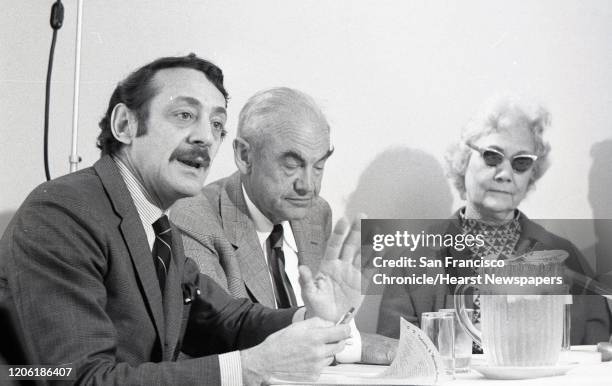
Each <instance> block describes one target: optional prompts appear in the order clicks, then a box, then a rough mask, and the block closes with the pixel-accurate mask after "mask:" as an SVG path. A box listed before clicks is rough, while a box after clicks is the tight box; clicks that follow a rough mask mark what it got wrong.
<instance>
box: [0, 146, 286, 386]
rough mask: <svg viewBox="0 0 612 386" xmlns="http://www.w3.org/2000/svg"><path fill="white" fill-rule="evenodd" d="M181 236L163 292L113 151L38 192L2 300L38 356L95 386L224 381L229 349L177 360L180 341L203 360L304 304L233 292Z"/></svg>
mask: <svg viewBox="0 0 612 386" xmlns="http://www.w3.org/2000/svg"><path fill="white" fill-rule="evenodd" d="M173 243H174V245H173V257H172V260H171V264H170V268H169V272H168V277H167V281H166V288H165V292H164V294H163V297H162V293H161V291H160V288H159V283H158V280H157V276H156V273H155V268H154V263H153V259H152V256H151V250H150V247H149V244H148V242H147V237H146V235H145V232H144V229H143V226H142V223H141V222H140V219H139V216H138V213H137V211H136V207H135V206H134V203H133V201H132V199H131V196H130V194H129V192H128V189H127V187H126V185H125V183H124V182H123V179H122V178H121V175H120V174H119V171H118V169H117V167H116V165H115V163H114V162H113V160H112V159H111V158H110V157H108V156H105V157H103V158H102V159H100V160H99V161H98V162H97V163H96V164H95V165H94V166H93V167H90V168H87V169H83V170H81V171H78V172H76V173H72V174H69V175H67V176H64V177H60V178H58V179H56V180H53V181H51V182H47V183H44V184H42V185H40V186H39V187H38V188H36V189H35V190H34V191H33V192H32V193H31V194H30V196H29V197H28V198H27V199H26V201H25V202H24V204H23V205H22V206H21V208H20V209H19V210H18V212H17V213H16V215H15V216H14V218H13V221H12V222H11V224H10V225H9V227H8V228H7V231H6V232H5V234H4V236H3V238H2V241H1V242H0V291H2V292H1V294H2V296H1V297H0V299H5V300H6V299H9V300H6V301H11V302H12V303H13V304H14V306H15V309H16V310H17V315H16V316H17V319H18V320H19V322H20V325H21V327H22V328H23V331H24V336H26V337H27V338H28V342H27V343H28V344H29V345H30V346H31V348H32V349H33V350H32V351H33V353H34V355H35V358H34V360H35V361H34V362H33V363H39V364H72V365H73V366H75V373H76V377H77V378H76V379H77V382H79V383H87V384H89V383H92V384H94V383H95V384H98V383H101V384H120V385H128V384H129V385H134V384H143V385H153V384H163V385H190V384H218V383H219V378H220V373H219V362H218V357H217V356H216V355H212V356H207V357H202V358H196V359H191V360H187V361H179V362H175V361H174V360H175V359H176V357H177V354H178V351H179V349H180V348H181V347H182V343H181V342H188V343H189V345H188V346H184V345H183V348H184V349H186V351H187V352H189V353H190V354H191V355H193V356H198V355H208V354H215V353H223V352H227V351H230V350H234V349H239V348H244V347H249V346H252V345H254V344H257V343H259V342H261V341H262V340H263V339H265V337H266V336H267V335H268V334H270V333H271V332H273V331H276V330H278V329H279V328H282V327H284V326H286V325H288V324H289V323H290V322H291V317H292V314H293V312H294V310H282V311H276V310H269V309H267V308H265V307H262V306H260V305H258V304H253V303H251V302H250V301H248V300H245V299H240V300H236V299H232V298H231V297H230V296H228V295H227V293H226V292H225V291H223V290H222V289H221V288H220V287H219V286H218V285H217V284H215V283H214V282H213V281H212V280H210V279H209V278H206V277H205V276H203V275H200V274H199V270H198V268H197V266H196V265H195V264H194V262H193V261H191V260H190V259H188V258H185V257H184V252H183V249H182V246H181V242H180V236H179V234H178V232H176V231H174V233H173ZM196 288H199V289H200V290H201V295H200V296H197V295H195V289H196ZM187 295H193V296H194V298H195V299H194V301H192V302H190V303H188V304H186V302H185V301H184V298H185V297H186V296H187Z"/></svg>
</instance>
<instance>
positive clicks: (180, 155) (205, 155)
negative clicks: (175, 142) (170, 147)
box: [170, 146, 210, 167]
mask: <svg viewBox="0 0 612 386" xmlns="http://www.w3.org/2000/svg"><path fill="white" fill-rule="evenodd" d="M198 158H202V160H203V161H204V165H203V166H204V167H208V166H209V165H210V153H209V152H208V148H207V147H201V146H190V147H188V148H184V147H181V148H178V149H175V150H174V151H173V152H172V154H171V155H170V161H174V160H183V161H185V160H187V161H192V162H195V160H196V159H198Z"/></svg>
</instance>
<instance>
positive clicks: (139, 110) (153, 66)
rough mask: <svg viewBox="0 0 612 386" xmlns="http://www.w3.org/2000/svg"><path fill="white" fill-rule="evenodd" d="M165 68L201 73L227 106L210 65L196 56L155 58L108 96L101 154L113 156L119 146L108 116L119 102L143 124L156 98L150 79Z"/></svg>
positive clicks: (220, 74) (140, 129) (220, 77)
mask: <svg viewBox="0 0 612 386" xmlns="http://www.w3.org/2000/svg"><path fill="white" fill-rule="evenodd" d="M168 68H191V69H194V70H197V71H200V72H202V73H204V75H205V76H206V78H207V79H208V80H209V81H210V82H211V83H212V84H213V85H214V86H215V87H216V88H217V89H218V90H219V91H220V92H221V94H223V97H224V98H225V103H226V104H227V99H228V94H227V91H225V88H224V87H223V72H222V71H221V69H220V68H219V67H217V66H216V65H214V64H213V63H211V62H209V61H207V60H204V59H201V58H199V57H198V56H196V54H193V53H191V54H189V55H186V56H177V57H173V56H169V57H163V58H159V59H156V60H154V61H152V62H151V63H149V64H146V65H144V66H142V67H140V68H139V69H137V70H136V71H134V72H132V73H131V74H130V75H129V76H128V77H127V78H125V79H124V80H122V81H121V82H119V84H118V85H117V87H116V88H115V91H113V94H112V95H111V98H110V101H109V103H108V108H107V110H106V114H105V115H104V117H103V118H102V120H100V123H99V124H98V126H99V127H100V129H101V130H102V131H101V132H100V134H99V135H98V140H97V142H96V146H97V147H98V148H99V149H100V151H101V155H105V154H115V153H116V152H117V151H118V150H119V149H120V148H121V146H122V143H121V142H119V141H117V140H116V139H115V137H114V136H113V132H112V130H111V122H110V120H111V115H112V113H113V109H114V108H115V106H116V105H117V104H119V103H124V104H125V105H126V106H127V107H128V108H129V109H130V110H133V111H135V112H136V117H137V119H138V121H139V122H143V123H144V122H146V120H147V118H148V116H149V104H150V101H151V99H153V97H154V96H155V95H156V93H157V90H156V89H155V87H154V86H153V82H152V80H153V77H154V76H155V74H156V73H157V72H158V71H160V70H163V69H168ZM145 133H146V125H144V124H142V125H139V126H138V132H137V133H136V136H141V135H143V134H145Z"/></svg>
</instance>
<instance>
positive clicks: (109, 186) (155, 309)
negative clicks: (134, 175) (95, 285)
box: [93, 156, 165, 349]
mask: <svg viewBox="0 0 612 386" xmlns="http://www.w3.org/2000/svg"><path fill="white" fill-rule="evenodd" d="M93 167H94V169H95V171H96V173H97V174H98V176H100V180H101V181H102V185H104V189H105V190H106V192H107V194H108V197H109V199H110V201H111V203H112V205H113V207H114V208H115V210H116V212H117V214H118V215H119V216H120V217H121V224H120V226H119V228H120V229H119V230H120V232H121V234H122V235H123V238H124V240H125V244H126V246H127V249H128V251H129V254H130V258H131V259H132V264H133V265H134V269H135V272H136V276H137V280H138V282H139V283H140V288H142V290H143V297H144V300H145V302H146V304H147V306H148V310H149V313H150V316H151V318H152V319H153V324H154V325H155V328H156V330H157V334H158V337H159V339H160V342H164V341H165V340H164V339H163V338H164V315H163V309H162V296H161V291H160V289H159V283H158V281H157V274H156V273H155V268H154V266H153V263H152V261H153V260H152V257H151V251H150V248H149V243H148V241H147V236H146V234H145V231H144V229H143V227H142V223H141V222H140V217H139V216H138V212H137V211H136V206H134V203H133V202H132V200H131V196H130V192H129V191H128V189H127V186H126V185H125V182H124V181H123V178H121V174H119V170H118V169H117V166H116V165H115V162H114V161H113V160H112V159H111V157H110V156H104V157H102V158H101V159H100V160H99V161H98V162H96V163H95V165H94V166H93ZM162 349H163V348H162Z"/></svg>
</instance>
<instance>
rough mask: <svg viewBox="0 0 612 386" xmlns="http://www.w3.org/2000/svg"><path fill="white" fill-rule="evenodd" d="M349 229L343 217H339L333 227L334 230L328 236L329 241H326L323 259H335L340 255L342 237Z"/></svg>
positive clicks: (343, 237)
mask: <svg viewBox="0 0 612 386" xmlns="http://www.w3.org/2000/svg"><path fill="white" fill-rule="evenodd" d="M348 231H349V223H348V220H347V219H345V218H341V219H340V220H338V222H337V223H336V226H335V227H334V231H333V232H332V234H331V236H330V237H329V241H328V242H327V248H326V249H325V256H324V259H326V260H333V259H337V258H338V256H339V255H340V250H341V249H342V244H343V242H344V239H345V238H346V233H347V232H348Z"/></svg>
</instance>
